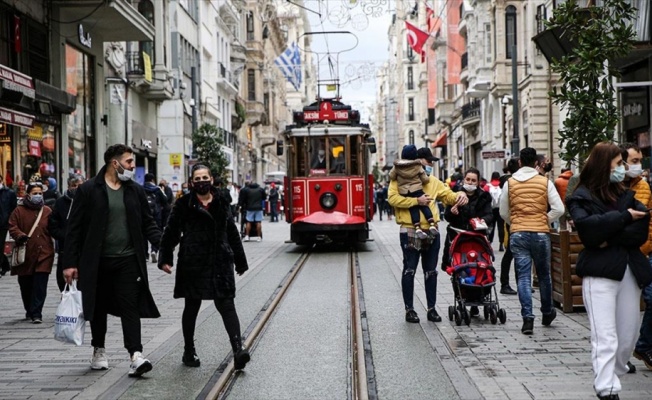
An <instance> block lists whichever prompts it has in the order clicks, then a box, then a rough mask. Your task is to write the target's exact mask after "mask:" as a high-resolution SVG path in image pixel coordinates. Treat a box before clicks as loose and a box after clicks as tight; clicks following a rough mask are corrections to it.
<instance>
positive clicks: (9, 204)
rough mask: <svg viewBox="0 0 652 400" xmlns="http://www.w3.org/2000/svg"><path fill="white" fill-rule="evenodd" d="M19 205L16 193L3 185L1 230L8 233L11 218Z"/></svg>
mask: <svg viewBox="0 0 652 400" xmlns="http://www.w3.org/2000/svg"><path fill="white" fill-rule="evenodd" d="M17 205H18V199H17V198H16V192H14V191H13V190H11V189H9V188H8V187H6V186H4V185H3V186H2V189H0V230H2V231H6V230H8V229H9V216H10V215H11V213H12V212H13V211H14V210H15V209H16V206H17ZM3 240H4V238H3Z"/></svg>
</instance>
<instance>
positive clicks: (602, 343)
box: [566, 143, 652, 400]
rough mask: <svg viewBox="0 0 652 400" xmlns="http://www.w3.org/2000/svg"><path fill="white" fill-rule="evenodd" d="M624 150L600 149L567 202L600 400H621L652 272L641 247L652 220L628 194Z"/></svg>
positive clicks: (609, 146)
mask: <svg viewBox="0 0 652 400" xmlns="http://www.w3.org/2000/svg"><path fill="white" fill-rule="evenodd" d="M624 178H625V166H624V161H623V158H622V155H621V150H620V148H619V147H618V146H616V145H615V144H613V143H599V144H597V145H596V146H595V147H594V148H593V150H592V151H591V154H590V155H589V158H588V160H587V162H586V164H585V165H584V168H583V169H582V172H581V174H580V181H579V185H578V187H577V189H576V190H575V191H574V192H573V194H572V195H570V196H569V197H568V198H567V199H566V205H567V207H568V210H569V212H570V215H571V218H572V220H573V222H574V224H575V228H576V229H577V231H578V233H579V236H580V239H581V240H582V244H583V245H584V250H582V252H580V254H579V257H578V259H577V267H576V271H577V275H579V276H581V277H582V278H583V281H582V296H583V298H584V306H585V307H586V312H587V315H588V317H589V322H590V324H591V359H592V362H593V377H594V381H593V386H594V388H595V391H596V393H597V395H598V398H600V399H611V400H613V399H619V396H618V393H619V392H620V391H621V389H622V388H621V384H620V379H619V378H618V377H619V376H620V375H623V374H625V373H627V372H629V367H628V365H627V360H628V359H629V357H630V356H631V355H632V350H633V349H634V345H635V343H636V339H637V336H638V327H639V324H640V312H639V301H640V296H641V288H643V287H645V286H647V285H648V284H649V283H650V282H651V281H652V270H651V269H650V264H649V262H648V260H647V259H646V257H645V256H644V255H643V253H641V250H640V247H641V245H643V244H644V243H645V242H646V241H647V238H648V224H649V220H650V215H649V213H648V212H647V210H646V207H645V206H644V205H643V204H641V203H640V202H639V201H637V200H636V199H635V198H634V192H632V191H631V190H628V189H626V188H625V186H624V184H623V179H624Z"/></svg>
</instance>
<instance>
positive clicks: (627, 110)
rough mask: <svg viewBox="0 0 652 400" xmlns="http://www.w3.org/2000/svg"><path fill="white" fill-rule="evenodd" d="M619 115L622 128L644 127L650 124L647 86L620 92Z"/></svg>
mask: <svg viewBox="0 0 652 400" xmlns="http://www.w3.org/2000/svg"><path fill="white" fill-rule="evenodd" d="M621 105H622V106H621V109H620V112H621V115H622V119H623V128H624V130H626V131H627V130H630V129H638V128H644V127H647V126H649V125H650V121H649V115H650V101H649V99H648V90H647V88H637V89H630V90H623V91H622V92H621Z"/></svg>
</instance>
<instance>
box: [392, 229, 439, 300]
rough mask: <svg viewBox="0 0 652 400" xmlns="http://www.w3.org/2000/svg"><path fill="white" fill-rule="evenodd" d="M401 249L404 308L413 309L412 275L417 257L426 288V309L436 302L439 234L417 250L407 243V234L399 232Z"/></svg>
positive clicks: (416, 263)
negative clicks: (428, 244)
mask: <svg viewBox="0 0 652 400" xmlns="http://www.w3.org/2000/svg"><path fill="white" fill-rule="evenodd" d="M399 237H400V240H401V249H402V250H403V277H402V278H401V288H402V289H403V302H404V303H405V309H406V310H412V309H414V275H415V273H416V272H417V267H418V265H419V258H421V267H422V268H423V275H424V282H423V283H424V286H425V288H426V301H427V303H428V309H431V308H434V307H435V303H436V302H437V259H438V258H439V247H440V243H439V235H437V237H436V238H435V240H434V241H433V242H432V244H431V245H430V246H428V247H424V248H422V249H421V250H417V249H415V248H414V247H412V246H410V245H409V240H408V234H407V233H400V234H399Z"/></svg>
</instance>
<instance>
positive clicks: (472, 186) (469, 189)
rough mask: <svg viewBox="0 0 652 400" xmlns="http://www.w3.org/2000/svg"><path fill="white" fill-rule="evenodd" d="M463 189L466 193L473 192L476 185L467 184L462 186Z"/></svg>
mask: <svg viewBox="0 0 652 400" xmlns="http://www.w3.org/2000/svg"><path fill="white" fill-rule="evenodd" d="M463 187H464V190H466V191H467V192H475V190H476V189H477V188H478V186H477V185H469V184H466V183H465V184H464V185H463Z"/></svg>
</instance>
